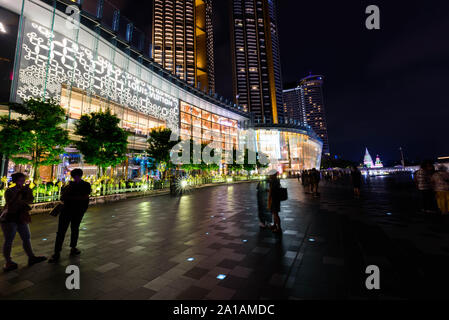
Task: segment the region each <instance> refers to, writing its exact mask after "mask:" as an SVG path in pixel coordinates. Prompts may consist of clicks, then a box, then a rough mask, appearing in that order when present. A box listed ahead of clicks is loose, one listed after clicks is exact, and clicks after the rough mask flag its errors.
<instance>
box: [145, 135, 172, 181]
mask: <svg viewBox="0 0 449 320" xmlns="http://www.w3.org/2000/svg"><path fill="white" fill-rule="evenodd" d="M171 136H172V131H171V130H170V129H168V128H156V129H153V130H151V132H150V135H149V138H148V145H149V146H148V150H147V153H148V156H149V157H150V158H153V160H154V163H153V167H152V169H158V170H159V171H160V172H161V173H162V177H163V178H165V173H166V171H167V170H168V169H170V168H173V166H174V165H173V164H172V163H171V161H170V153H171V150H172V149H173V147H174V146H176V145H177V144H178V142H179V140H176V141H172V140H171Z"/></svg>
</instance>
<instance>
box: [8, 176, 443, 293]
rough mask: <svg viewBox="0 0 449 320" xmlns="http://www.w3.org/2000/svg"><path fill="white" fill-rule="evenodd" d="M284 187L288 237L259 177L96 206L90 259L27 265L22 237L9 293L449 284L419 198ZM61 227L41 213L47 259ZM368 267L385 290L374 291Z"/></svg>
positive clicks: (437, 237) (90, 220)
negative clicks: (263, 208) (262, 212)
mask: <svg viewBox="0 0 449 320" xmlns="http://www.w3.org/2000/svg"><path fill="white" fill-rule="evenodd" d="M282 183H283V184H285V185H287V186H288V188H289V200H288V201H285V202H283V203H282V209H281V218H282V221H283V231H284V233H283V236H282V237H279V236H275V235H273V234H272V233H271V232H270V231H268V230H262V231H261V230H260V229H259V226H258V220H257V201H256V189H255V188H256V184H254V183H247V184H236V185H228V186H227V185H225V186H216V187H211V188H206V189H201V190H193V191H191V192H190V193H188V194H185V195H183V196H182V197H171V196H168V195H164V196H158V197H149V198H141V199H134V200H127V201H123V202H118V203H111V204H106V205H102V206H96V207H92V208H90V209H89V211H88V212H87V214H86V216H85V219H84V222H83V224H82V226H81V231H80V242H79V249H80V250H82V254H81V256H79V257H75V258H70V257H69V256H68V253H69V250H68V248H66V250H65V251H63V252H62V256H61V261H60V263H59V264H58V265H50V264H47V263H42V264H39V265H36V266H33V267H31V268H28V267H27V266H26V257H25V255H24V253H23V252H22V249H21V248H20V241H18V240H19V239H17V240H16V242H15V246H14V249H13V258H14V259H15V261H16V262H18V263H19V265H20V267H19V269H18V270H16V271H14V272H11V273H8V274H0V299H347V298H352V299H365V298H368V299H379V298H381V299H382V298H386V299H390V298H393V299H397V298H412V297H424V298H429V297H432V295H434V294H435V295H436V294H437V291H436V290H433V291H431V289H432V288H433V289H435V288H439V289H441V288H443V287H444V286H445V285H448V284H449V281H448V278H449V276H448V275H447V270H449V269H448V267H449V245H448V243H449V242H448V240H449V229H448V224H447V222H445V221H435V220H432V219H430V218H428V217H422V216H419V215H416V214H415V213H414V209H413V201H412V200H413V198H412V196H411V195H410V194H404V193H401V192H399V193H398V194H399V195H398V196H397V197H396V196H394V194H384V193H379V192H375V191H373V190H372V189H370V190H366V191H365V192H364V193H363V195H362V199H361V200H354V199H352V191H351V189H350V188H349V189H348V188H345V187H337V186H334V185H325V186H323V187H322V189H321V196H320V198H317V199H315V198H312V197H311V196H310V197H309V195H305V194H304V193H303V191H302V186H300V184H299V183H298V182H297V181H296V180H285V181H283V182H282ZM411 199H412V200H411ZM404 203H405V204H404ZM56 222H57V221H56V219H55V218H53V217H50V216H48V215H38V216H34V217H33V223H32V225H31V230H32V238H33V245H34V248H35V252H36V253H37V254H45V255H48V256H50V255H51V253H52V249H53V245H54V240H55V231H56ZM66 244H67V245H68V242H66ZM1 262H2V263H3V261H1ZM369 264H376V265H378V266H379V267H380V270H381V290H380V291H376V292H372V291H368V290H367V289H366V287H365V279H366V277H367V275H366V274H365V268H366V267H367V266H368V265H369ZM68 265H77V266H79V267H80V271H81V289H80V290H74V291H70V290H67V289H66V287H65V280H66V277H67V274H66V273H65V268H66V267H67V266H68ZM437 280H438V281H437ZM423 290H424V291H423Z"/></svg>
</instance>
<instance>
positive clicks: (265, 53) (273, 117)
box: [231, 0, 285, 124]
mask: <svg viewBox="0 0 449 320" xmlns="http://www.w3.org/2000/svg"><path fill="white" fill-rule="evenodd" d="M231 2H232V23H231V36H232V41H231V44H232V62H233V82H234V95H235V101H236V103H237V104H239V105H241V106H243V108H244V109H245V110H247V111H249V112H251V113H252V114H253V115H254V123H255V124H258V123H265V124H278V123H284V122H285V121H284V114H283V103H282V76H281V64H280V52H279V35H278V24H277V14H276V5H277V4H276V1H275V0H232V1H231Z"/></svg>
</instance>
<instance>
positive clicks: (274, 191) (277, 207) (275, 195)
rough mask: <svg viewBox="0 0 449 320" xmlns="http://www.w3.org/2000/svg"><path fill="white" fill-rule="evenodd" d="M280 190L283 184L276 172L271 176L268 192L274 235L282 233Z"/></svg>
mask: <svg viewBox="0 0 449 320" xmlns="http://www.w3.org/2000/svg"><path fill="white" fill-rule="evenodd" d="M280 188H281V182H280V180H279V178H278V173H277V172H276V173H275V174H272V175H271V176H270V190H269V192H268V207H269V208H270V210H271V214H272V215H273V222H274V224H273V227H272V230H273V232H274V233H282V229H281V218H280V217H279V212H280V211H281V200H280Z"/></svg>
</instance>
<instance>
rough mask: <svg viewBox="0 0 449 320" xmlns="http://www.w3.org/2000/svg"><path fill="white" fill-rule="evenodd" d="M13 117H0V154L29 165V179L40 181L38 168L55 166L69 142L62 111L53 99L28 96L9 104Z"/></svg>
mask: <svg viewBox="0 0 449 320" xmlns="http://www.w3.org/2000/svg"><path fill="white" fill-rule="evenodd" d="M9 107H10V110H11V111H13V112H16V113H18V114H19V116H18V117H17V118H16V119H10V117H6V116H4V117H0V127H1V128H2V130H1V131H0V153H3V154H5V155H6V156H7V157H9V158H10V159H11V160H12V161H14V162H15V163H18V164H31V165H32V166H33V171H32V173H31V178H32V179H33V180H34V181H37V180H39V178H40V177H39V167H40V166H46V165H55V164H58V163H59V162H60V155H61V154H62V153H64V147H66V146H67V145H68V144H69V143H70V140H69V135H68V132H67V130H65V129H63V128H62V127H61V125H62V124H63V123H64V122H65V111H64V109H63V108H62V107H61V106H60V105H59V104H58V102H57V101H55V100H45V101H44V100H42V99H29V100H26V101H24V103H23V104H18V103H11V104H10V105H9Z"/></svg>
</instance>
